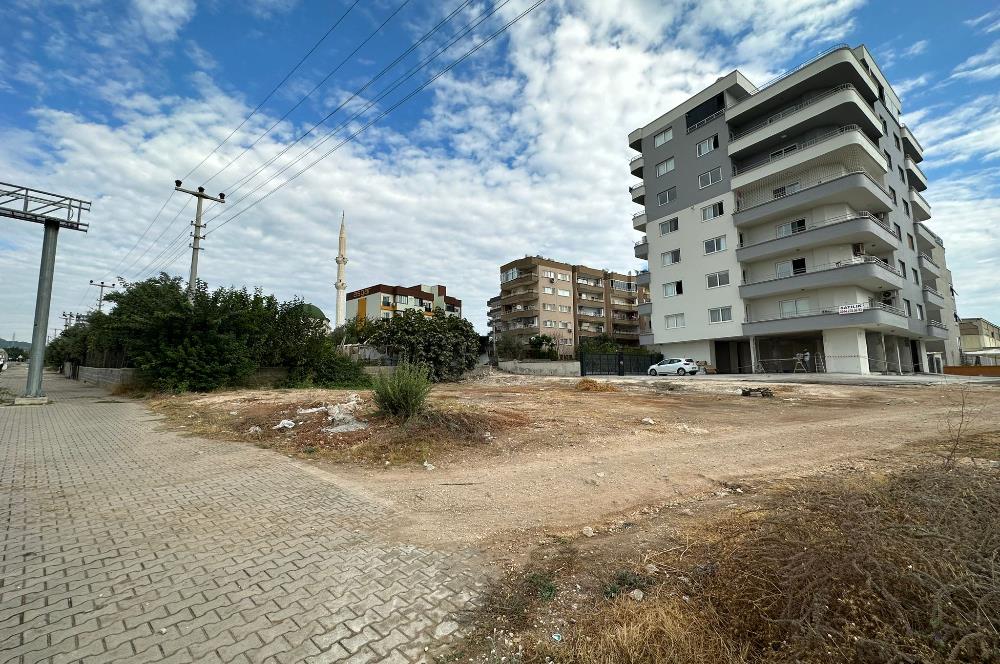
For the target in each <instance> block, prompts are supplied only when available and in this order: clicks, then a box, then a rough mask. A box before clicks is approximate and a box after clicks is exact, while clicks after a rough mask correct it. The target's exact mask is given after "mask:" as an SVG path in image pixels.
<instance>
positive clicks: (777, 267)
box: [774, 258, 806, 279]
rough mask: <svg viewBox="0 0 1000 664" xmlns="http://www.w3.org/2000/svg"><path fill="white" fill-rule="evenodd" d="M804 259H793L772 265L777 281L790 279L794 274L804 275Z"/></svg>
mask: <svg viewBox="0 0 1000 664" xmlns="http://www.w3.org/2000/svg"><path fill="white" fill-rule="evenodd" d="M805 271H806V259H804V258H793V259H792V260H790V261H781V262H779V263H775V264H774V276H776V277H777V278H779V279H783V278H784V277H790V276H792V275H794V274H805Z"/></svg>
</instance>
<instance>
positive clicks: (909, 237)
mask: <svg viewBox="0 0 1000 664" xmlns="http://www.w3.org/2000/svg"><path fill="white" fill-rule="evenodd" d="M906 245H907V246H908V247H909V248H910V249H913V250H914V251H916V250H917V249H916V247H915V246H914V244H913V236H912V235H910V234H909V233H907V234H906Z"/></svg>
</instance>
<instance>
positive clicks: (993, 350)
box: [959, 318, 1000, 365]
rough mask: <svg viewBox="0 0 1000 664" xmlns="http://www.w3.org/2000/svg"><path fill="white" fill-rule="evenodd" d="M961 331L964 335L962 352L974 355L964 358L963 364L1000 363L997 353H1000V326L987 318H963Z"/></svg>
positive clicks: (960, 323)
mask: <svg viewBox="0 0 1000 664" xmlns="http://www.w3.org/2000/svg"><path fill="white" fill-rule="evenodd" d="M959 329H960V330H961V333H962V337H961V345H962V352H963V353H973V355H969V356H966V357H965V358H964V360H965V361H964V362H962V363H963V364H990V365H995V364H998V363H1000V357H998V355H997V351H1000V326H997V325H995V324H994V323H991V322H990V321H988V320H986V319H985V318H962V319H961V320H960V321H959ZM984 351H985V352H984Z"/></svg>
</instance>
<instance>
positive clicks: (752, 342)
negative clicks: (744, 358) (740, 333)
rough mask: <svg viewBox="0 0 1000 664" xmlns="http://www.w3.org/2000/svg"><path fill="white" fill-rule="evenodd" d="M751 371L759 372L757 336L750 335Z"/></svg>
mask: <svg viewBox="0 0 1000 664" xmlns="http://www.w3.org/2000/svg"><path fill="white" fill-rule="evenodd" d="M750 373H757V337H750Z"/></svg>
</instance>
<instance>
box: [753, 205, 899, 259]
mask: <svg viewBox="0 0 1000 664" xmlns="http://www.w3.org/2000/svg"><path fill="white" fill-rule="evenodd" d="M857 243H861V244H864V245H865V248H866V249H867V250H868V253H870V254H879V253H884V252H886V251H892V250H895V249H897V248H899V238H897V237H896V236H895V234H893V232H892V231H891V230H890V229H889V224H887V223H886V222H884V221H882V220H880V219H878V218H877V217H875V216H874V215H872V214H871V213H870V212H858V213H856V214H851V215H845V216H843V217H835V218H831V219H824V220H822V221H817V222H813V223H811V224H808V225H807V226H806V228H805V230H803V231H799V232H798V233H793V234H792V235H787V236H785V237H779V238H773V239H770V240H765V241H763V242H757V243H754V244H745V245H742V246H740V247H738V248H737V249H736V260H738V261H740V262H741V263H746V262H750V261H756V260H761V259H764V258H770V257H772V256H782V255H785V254H790V253H794V252H796V251H802V250H805V249H812V248H813V247H821V246H825V245H830V244H857Z"/></svg>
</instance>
